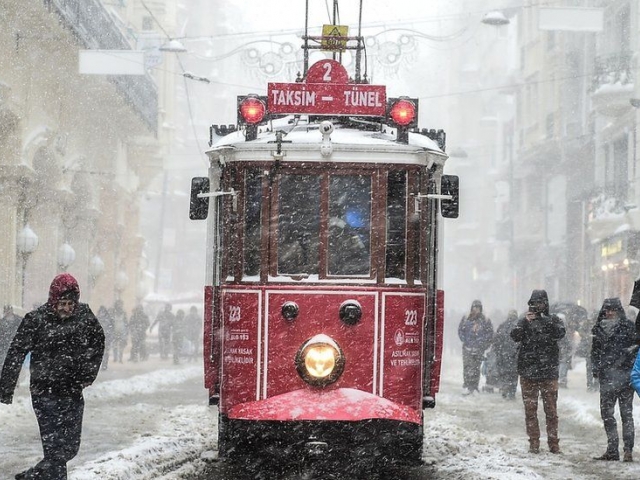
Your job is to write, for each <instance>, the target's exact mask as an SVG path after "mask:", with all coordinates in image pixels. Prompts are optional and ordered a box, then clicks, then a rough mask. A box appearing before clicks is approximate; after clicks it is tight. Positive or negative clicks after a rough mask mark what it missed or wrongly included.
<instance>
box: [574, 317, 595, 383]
mask: <svg viewBox="0 0 640 480" xmlns="http://www.w3.org/2000/svg"><path fill="white" fill-rule="evenodd" d="M598 314H599V311H598V310H595V311H594V312H593V313H592V314H591V315H589V316H588V317H587V318H586V319H585V321H584V323H583V324H582V325H580V330H579V333H580V344H579V345H578V348H577V351H576V355H579V356H581V357H584V358H585V363H586V372H587V390H588V391H589V392H597V391H598V390H599V389H600V383H599V382H598V379H597V378H596V377H594V376H593V363H592V362H591V347H592V346H593V327H594V326H595V324H596V321H597V320H598Z"/></svg>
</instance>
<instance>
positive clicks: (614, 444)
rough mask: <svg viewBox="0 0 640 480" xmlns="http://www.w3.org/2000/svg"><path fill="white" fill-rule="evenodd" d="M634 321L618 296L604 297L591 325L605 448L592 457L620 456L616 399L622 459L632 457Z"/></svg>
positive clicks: (600, 458) (592, 360)
mask: <svg viewBox="0 0 640 480" xmlns="http://www.w3.org/2000/svg"><path fill="white" fill-rule="evenodd" d="M636 352H637V345H636V332H635V325H634V323H633V322H632V321H630V320H628V319H627V317H626V315H625V312H624V309H623V308H622V302H621V301H620V299H619V298H607V299H605V301H604V302H603V304H602V308H601V309H600V313H599V315H598V319H597V321H596V324H595V326H594V327H593V346H592V347H591V362H592V365H593V376H594V377H596V378H598V379H599V380H600V415H601V417H602V421H603V422H604V430H605V432H606V434H607V450H606V452H605V453H604V454H603V455H601V456H599V457H595V460H620V451H619V443H620V439H619V437H618V426H617V423H616V419H615V416H614V412H615V406H616V403H617V404H618V407H619V409H620V418H621V420H622V440H623V443H624V457H623V460H624V461H625V462H632V461H633V446H634V439H635V430H634V425H633V387H632V386H631V385H630V384H629V381H630V375H631V370H632V369H633V364H634V360H635V357H636Z"/></svg>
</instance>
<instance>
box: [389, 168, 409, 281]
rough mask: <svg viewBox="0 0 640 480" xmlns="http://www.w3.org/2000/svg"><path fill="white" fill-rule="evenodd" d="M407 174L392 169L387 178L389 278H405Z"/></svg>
mask: <svg viewBox="0 0 640 480" xmlns="http://www.w3.org/2000/svg"><path fill="white" fill-rule="evenodd" d="M406 198H407V174H406V173H405V172H397V171H390V172H389V176H388V179H387V212H386V213H387V215H386V217H387V238H386V257H385V271H386V277H388V278H402V279H404V278H405V263H406V248H405V247H406V236H407V228H406V217H407V200H406Z"/></svg>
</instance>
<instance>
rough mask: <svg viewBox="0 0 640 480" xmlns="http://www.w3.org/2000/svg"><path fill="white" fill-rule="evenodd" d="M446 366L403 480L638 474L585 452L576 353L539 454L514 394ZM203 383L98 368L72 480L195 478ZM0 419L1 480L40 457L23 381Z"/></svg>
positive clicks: (601, 442)
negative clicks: (419, 453)
mask: <svg viewBox="0 0 640 480" xmlns="http://www.w3.org/2000/svg"><path fill="white" fill-rule="evenodd" d="M444 369H445V370H444V372H443V373H444V375H443V379H444V380H443V384H442V388H441V393H440V394H439V396H438V405H437V407H436V409H434V410H426V411H425V443H424V460H425V464H426V465H425V467H424V468H421V469H414V470H412V471H410V472H409V471H407V472H406V475H407V477H410V478H436V479H443V480H444V479H446V480H449V479H465V480H473V479H478V480H480V479H504V480H507V479H508V480H514V479H562V480H564V479H568V478H571V479H585V480H586V479H593V480H595V479H598V480H602V479H637V478H640V456H639V455H636V462H634V463H631V464H629V463H622V462H598V461H595V460H592V458H591V457H593V456H594V455H596V454H597V455H600V454H602V453H603V452H604V449H605V446H606V441H605V435H604V429H603V427H602V422H601V420H600V414H599V407H598V394H597V393H591V392H587V391H586V385H585V380H584V378H585V364H584V360H583V359H580V358H578V359H577V360H576V362H575V367H574V369H573V370H571V371H570V372H569V388H567V389H561V390H560V395H559V402H558V403H559V416H560V442H561V443H560V445H561V449H562V454H561V455H551V454H550V453H548V451H547V449H546V448H545V447H546V446H545V445H544V442H543V448H542V451H541V453H540V454H539V455H532V454H529V453H527V448H528V443H527V439H526V436H525V432H524V413H523V407H522V402H521V400H520V397H519V395H518V396H517V397H516V400H515V401H507V400H504V399H502V397H501V396H500V395H499V394H497V393H494V394H490V393H481V394H476V395H473V396H468V397H465V396H462V395H461V392H462V388H461V384H462V372H461V361H460V359H459V358H457V356H455V355H454V354H452V353H451V352H449V353H447V354H446V356H445V363H444ZM201 379H202V367H201V366H200V365H199V364H198V365H196V364H188V363H186V364H182V365H178V366H174V365H172V364H171V363H170V362H160V361H159V360H157V359H152V360H151V361H149V362H145V363H137V364H132V363H124V364H115V365H111V366H110V368H109V370H107V371H102V372H101V373H100V375H99V377H98V381H97V382H96V383H95V384H94V385H93V386H92V387H90V388H89V389H88V390H86V395H85V396H86V410H85V412H86V413H85V422H84V432H83V441H82V446H81V449H80V454H79V455H78V457H77V458H75V459H74V460H72V461H71V462H70V463H69V472H70V473H69V478H70V480H91V479H100V480H125V479H127V480H130V479H133V480H135V479H148V480H151V479H154V480H155V479H165V480H168V479H193V478H202V477H201V472H202V471H203V470H204V469H205V466H206V465H207V462H206V461H205V460H206V459H207V458H208V457H210V456H211V454H212V451H213V450H214V449H215V447H216V434H215V426H216V423H217V410H216V409H215V408H212V407H208V406H207V398H206V393H205V390H204V389H203V388H202V387H201V384H202V380H201ZM638 406H640V400H638V399H636V407H638ZM636 412H640V408H636ZM539 414H541V415H542V407H541V406H540V410H539ZM542 417H543V415H542ZM0 425H1V427H0V436H1V437H0V438H1V439H2V441H1V445H2V447H1V448H0V472H1V473H0V479H2V480H5V479H6V480H9V479H12V478H13V475H15V473H17V472H19V471H21V470H23V469H25V468H27V467H29V466H31V465H33V464H34V463H35V462H37V461H38V460H39V458H40V455H41V452H40V441H39V437H38V433H37V425H36V421H35V418H34V416H33V412H32V411H31V406H30V403H29V397H28V387H27V383H26V378H23V379H22V381H21V384H20V387H19V388H18V391H17V395H16V399H15V401H14V404H13V405H10V406H8V405H0ZM638 427H640V413H637V414H636V428H638ZM543 431H544V428H543ZM210 470H215V468H213V469H210ZM400 475H402V474H400ZM212 478H219V477H215V476H214V477H212ZM226 478H229V477H226ZM270 478H273V477H270ZM287 478H289V477H287Z"/></svg>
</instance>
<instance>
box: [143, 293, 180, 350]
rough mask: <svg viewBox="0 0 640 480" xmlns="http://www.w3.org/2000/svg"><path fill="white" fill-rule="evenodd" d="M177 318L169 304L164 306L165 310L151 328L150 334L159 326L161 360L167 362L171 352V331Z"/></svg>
mask: <svg viewBox="0 0 640 480" xmlns="http://www.w3.org/2000/svg"><path fill="white" fill-rule="evenodd" d="M175 320H176V317H175V316H174V315H173V313H171V304H170V303H167V304H165V306H164V310H163V311H161V312H160V313H159V314H158V316H157V317H156V319H155V321H154V322H153V323H152V324H151V326H150V327H149V332H151V331H152V330H153V327H155V326H156V325H158V342H159V346H160V358H161V359H162V360H166V359H167V358H169V352H171V330H172V329H173V324H174V322H175Z"/></svg>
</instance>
